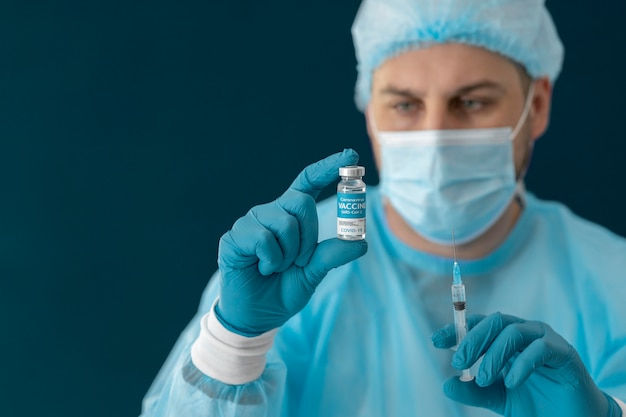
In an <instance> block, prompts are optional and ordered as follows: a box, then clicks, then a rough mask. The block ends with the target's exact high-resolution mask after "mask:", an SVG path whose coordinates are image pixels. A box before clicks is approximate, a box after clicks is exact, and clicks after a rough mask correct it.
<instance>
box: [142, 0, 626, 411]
mask: <svg viewBox="0 0 626 417" xmlns="http://www.w3.org/2000/svg"><path fill="white" fill-rule="evenodd" d="M353 34H354V38H355V45H356V50H357V58H358V61H359V78H358V81H357V94H356V101H357V105H358V106H359V108H360V109H361V110H363V111H364V113H365V115H366V120H367V126H368V132H369V134H370V137H371V140H372V148H373V151H374V155H375V159H376V163H377V167H378V169H379V170H380V174H381V175H380V177H381V184H380V186H379V187H370V188H369V189H368V195H367V199H368V223H367V243H366V242H365V241H354V242H352V241H351V242H348V241H340V240H337V239H335V238H333V236H334V235H335V226H336V223H335V216H336V206H335V202H334V201H326V202H322V203H320V204H318V205H317V206H316V204H315V198H316V197H317V196H318V194H319V191H320V190H321V189H322V188H324V187H326V186H327V185H329V184H331V183H333V182H334V181H335V180H336V179H337V173H338V168H339V167H341V166H344V165H352V164H355V163H356V162H357V160H358V156H357V155H356V153H355V152H354V151H351V150H346V151H344V152H342V153H340V154H336V155H332V156H330V157H328V158H326V159H325V160H322V161H320V162H318V163H317V164H313V165H311V166H309V167H307V168H306V169H305V170H304V171H303V172H302V173H301V174H300V176H298V178H296V180H295V181H294V182H293V184H292V185H291V187H290V188H289V189H288V190H287V191H286V192H285V193H284V194H283V195H282V196H280V197H279V198H278V199H277V200H275V201H274V202H272V203H269V204H265V205H261V206H256V207H254V208H253V209H252V210H250V212H249V213H248V214H247V215H246V216H244V217H242V218H241V219H239V220H238V221H237V222H236V223H235V224H234V225H233V227H232V229H231V230H230V231H229V232H228V233H226V234H225V235H224V236H223V237H222V240H221V241H220V252H219V258H218V264H219V271H218V273H217V276H216V277H214V279H212V280H211V282H210V284H209V286H208V288H207V290H206V292H205V295H204V297H203V301H202V305H201V307H200V310H199V313H198V316H197V318H196V319H194V320H193V321H192V323H191V324H190V326H189V327H188V329H187V330H186V332H185V333H184V334H183V335H182V336H181V338H180V340H179V342H178V343H177V345H176V347H175V348H174V350H173V352H172V354H171V355H170V358H169V359H168V361H167V363H166V364H165V366H164V367H163V369H162V371H161V374H160V375H159V377H158V378H157V380H156V381H155V383H154V385H153V387H152V388H151V390H150V392H149V393H148V395H147V397H146V399H145V401H144V415H146V416H148V415H149V416H174V415H176V416H183V415H184V416H221V415H223V416H230V415H233V416H235V415H236V416H248V415H249V416H279V415H280V416H418V415H425V416H433V415H434V416H439V415H458V416H486V415H494V413H496V414H502V415H506V416H560V415H563V416H620V415H622V413H623V411H624V410H626V406H625V405H624V403H623V402H621V401H620V400H625V399H626V321H624V320H623V319H622V317H624V316H626V307H624V306H625V304H624V303H623V300H624V299H626V290H625V289H624V285H623V284H622V281H623V277H620V276H619V274H620V273H622V272H621V271H623V270H625V268H626V260H625V258H624V256H623V255H624V253H626V241H624V239H622V238H619V237H617V236H615V235H613V234H611V233H610V232H608V231H606V230H604V229H602V228H600V227H598V226H595V225H593V224H590V223H588V222H586V221H584V220H582V219H580V218H578V217H576V216H575V215H573V214H572V213H570V212H569V211H568V210H567V209H566V208H564V207H563V206H562V205H559V204H556V203H549V202H543V201H540V200H538V199H537V198H535V197H534V196H532V195H531V194H528V193H526V192H525V191H524V187H523V178H524V174H525V171H526V169H527V167H528V164H529V161H530V155H531V151H532V147H533V143H534V141H535V140H536V139H537V138H539V137H540V136H541V135H542V134H543V133H544V131H545V130H546V128H547V125H548V120H549V112H550V99H551V93H552V91H551V90H552V85H553V83H554V81H555V79H556V77H557V76H558V73H559V71H560V66H561V62H562V47H561V43H560V41H559V39H558V36H557V34H556V31H555V29H554V26H553V23H552V20H551V19H550V16H549V14H548V12H547V10H546V9H545V7H544V5H543V2H542V1H539V0H501V1H484V0H476V1H470V0H447V1H444V0H437V1H436V2H435V1H417V0H366V1H365V2H364V3H363V5H362V6H361V9H360V11H359V14H358V16H357V18H356V21H355V24H354V27H353ZM452 228H454V233H455V238H456V256H457V258H458V259H459V263H460V264H461V267H462V270H463V281H464V282H465V284H466V285H467V292H468V295H467V298H468V305H469V307H468V308H469V309H470V310H471V311H472V312H474V313H480V314H482V315H473V316H471V317H470V318H469V319H468V327H469V332H468V333H467V337H466V338H465V339H464V340H463V342H462V343H460V344H459V346H458V348H457V349H456V352H454V351H451V350H450V349H447V348H451V347H454V345H455V344H456V334H455V330H454V326H453V325H451V324H450V323H449V322H450V321H451V317H452V313H451V303H450V284H451V273H452V259H451V257H452V244H453V238H452V230H451V229H452ZM318 242H319V243H318ZM366 252H367V253H366ZM620 280H621V281H620ZM500 312H502V313H500ZM431 335H432V337H431ZM466 368H471V371H470V372H471V374H472V376H474V378H473V380H471V381H469V382H468V381H461V380H460V379H459V377H458V375H459V374H460V370H463V369H466ZM442 385H443V387H442Z"/></svg>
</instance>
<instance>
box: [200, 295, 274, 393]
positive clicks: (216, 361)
mask: <svg viewBox="0 0 626 417" xmlns="http://www.w3.org/2000/svg"><path fill="white" fill-rule="evenodd" d="M216 304H217V299H216V300H215V301H214V302H213V305H212V306H211V310H210V311H209V312H208V313H207V314H205V315H204V316H203V317H202V320H201V321H200V335H199V336H198V338H197V339H196V341H195V342H194V343H193V345H192V346H191V361H192V362H193V364H194V365H195V366H196V368H198V369H199V370H200V371H201V372H202V373H203V374H205V375H207V376H209V377H211V378H213V379H217V380H218V381H221V382H224V383H226V384H230V385H241V384H245V383H247V382H250V381H254V380H255V379H258V378H259V377H260V376H261V374H262V373H263V370H264V369H265V354H266V353H267V351H268V350H270V348H271V347H272V344H273V343H274V336H275V335H276V332H277V331H278V329H273V330H270V331H269V332H266V333H263V334H261V335H259V336H255V337H245V336H241V335H239V334H236V333H233V332H231V331H230V330H228V329H226V328H225V327H224V326H222V323H220V322H219V320H218V319H217V317H216V316H215V305H216Z"/></svg>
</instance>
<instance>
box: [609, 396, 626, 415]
mask: <svg viewBox="0 0 626 417" xmlns="http://www.w3.org/2000/svg"><path fill="white" fill-rule="evenodd" d="M611 398H613V399H614V400H615V402H616V403H617V405H619V407H620V408H621V409H622V415H623V416H624V417H626V403H624V402H623V401H621V400H619V399H617V398H615V397H611Z"/></svg>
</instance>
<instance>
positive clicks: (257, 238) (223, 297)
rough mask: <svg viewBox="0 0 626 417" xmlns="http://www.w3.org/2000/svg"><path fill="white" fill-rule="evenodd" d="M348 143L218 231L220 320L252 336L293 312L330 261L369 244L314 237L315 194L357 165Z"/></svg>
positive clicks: (277, 324) (339, 261) (301, 305)
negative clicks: (345, 169)
mask: <svg viewBox="0 0 626 417" xmlns="http://www.w3.org/2000/svg"><path fill="white" fill-rule="evenodd" d="M358 159H359V156H358V154H357V153H356V152H355V151H353V150H351V149H347V150H345V151H343V152H342V153H337V154H334V155H331V156H329V157H328V158H326V159H323V160H321V161H319V162H317V163H314V164H312V165H309V166H308V167H306V168H305V169H304V170H303V171H302V172H301V173H300V175H298V177H297V178H296V179H295V181H294V182H293V183H292V184H291V186H290V187H289V189H288V190H287V191H286V192H285V193H284V194H283V195H282V196H280V197H279V198H278V199H277V200H275V201H273V202H271V203H268V204H263V205H260V206H256V207H254V208H252V209H251V210H250V211H249V212H248V213H247V214H246V215H245V216H243V217H242V218H240V219H239V220H237V221H236V222H235V224H234V225H233V227H232V229H231V230H230V231H228V232H227V233H226V234H225V235H224V236H222V238H221V240H220V245H219V255H218V266H219V269H220V272H221V276H222V282H221V284H222V287H221V293H220V299H219V301H218V304H217V306H216V310H215V311H216V316H217V318H218V320H219V321H220V322H221V323H222V324H223V325H224V326H225V327H226V328H228V329H229V330H231V331H233V332H235V333H238V334H241V335H244V336H255V335H259V334H261V333H264V332H266V331H268V330H271V329H274V328H277V327H280V326H282V325H283V324H284V323H285V322H286V321H287V320H288V319H289V318H291V317H292V316H293V315H294V314H296V313H298V312H299V311H300V310H302V308H304V306H305V305H306V303H307V302H308V301H309V299H310V298H311V295H312V294H313V292H314V291H315V288H316V287H317V286H318V284H319V283H320V282H321V281H322V278H324V276H326V273H328V271H330V270H331V269H332V268H336V267H338V266H340V265H343V264H345V263H348V262H350V261H353V260H355V259H356V258H358V257H360V256H362V255H364V254H365V252H367V243H366V242H365V241H343V240H339V239H337V238H333V239H328V240H325V241H323V242H320V243H318V242H317V238H318V220H317V210H316V206H315V199H316V198H317V196H318V195H319V193H320V191H321V190H322V189H323V188H325V187H326V186H327V185H329V184H331V183H332V182H334V181H336V180H337V179H338V178H339V167H342V166H345V165H355V164H356V163H357V162H358Z"/></svg>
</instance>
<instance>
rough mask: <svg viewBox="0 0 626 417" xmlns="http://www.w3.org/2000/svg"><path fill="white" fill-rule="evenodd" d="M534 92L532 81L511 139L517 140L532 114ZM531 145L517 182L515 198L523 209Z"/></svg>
mask: <svg viewBox="0 0 626 417" xmlns="http://www.w3.org/2000/svg"><path fill="white" fill-rule="evenodd" d="M534 93H535V83H534V82H532V83H531V84H530V87H529V88H528V95H527V96H526V102H525V103H524V110H523V111H522V115H521V116H520V119H519V120H518V122H517V125H516V126H515V129H513V133H511V141H515V138H516V137H517V135H518V134H519V132H520V130H522V126H524V123H526V119H527V118H528V115H529V114H530V108H531V105H532V103H533V95H534ZM530 146H531V148H530V150H529V151H528V152H530V154H529V155H528V160H527V161H526V166H525V167H523V168H522V171H521V172H520V174H519V176H518V177H517V180H516V184H515V200H516V201H517V202H518V204H519V205H520V207H521V208H522V209H523V208H524V207H526V184H524V177H525V176H526V171H528V166H529V165H530V157H531V155H532V151H533V149H532V147H533V145H532V144H531V145H530Z"/></svg>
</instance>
